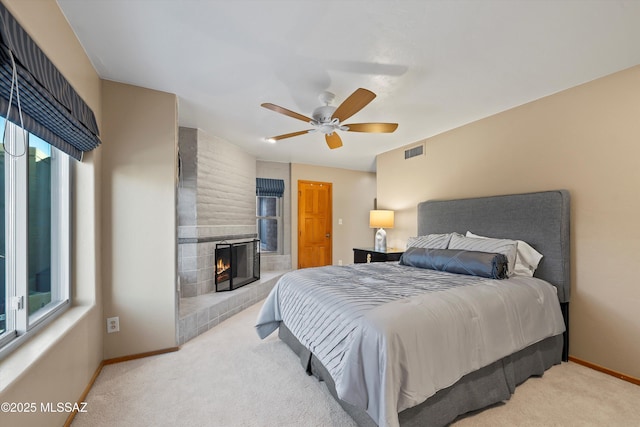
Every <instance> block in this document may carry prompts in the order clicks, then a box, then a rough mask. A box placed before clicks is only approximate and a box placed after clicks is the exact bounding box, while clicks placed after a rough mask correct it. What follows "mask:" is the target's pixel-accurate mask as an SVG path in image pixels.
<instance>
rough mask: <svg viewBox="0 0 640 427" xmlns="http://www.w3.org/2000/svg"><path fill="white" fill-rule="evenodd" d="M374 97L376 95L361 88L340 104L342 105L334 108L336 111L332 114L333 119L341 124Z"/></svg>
mask: <svg viewBox="0 0 640 427" xmlns="http://www.w3.org/2000/svg"><path fill="white" fill-rule="evenodd" d="M375 97H376V94H375V93H373V92H371V91H370V90H367V89H363V88H359V89H356V91H355V92H353V93H352V94H351V95H350V96H349V97H348V98H347V99H345V100H344V101H343V102H342V104H340V105H339V106H338V108H336V111H335V112H334V113H333V117H334V118H337V119H338V120H340V121H341V122H342V121H343V120H347V119H348V118H349V117H351V116H353V115H354V114H355V113H357V112H358V111H360V110H362V109H363V108H364V107H365V106H366V105H367V104H368V103H370V102H371V101H373V98H375Z"/></svg>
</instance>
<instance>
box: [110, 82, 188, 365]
mask: <svg viewBox="0 0 640 427" xmlns="http://www.w3.org/2000/svg"><path fill="white" fill-rule="evenodd" d="M102 97H103V121H104V123H105V126H104V129H105V130H104V140H105V144H104V147H103V148H102V150H103V152H102V154H103V173H102V184H103V187H102V188H103V193H102V196H103V197H102V206H103V223H102V233H103V234H102V237H103V242H102V243H103V246H102V247H103V259H102V260H103V273H104V275H103V279H104V292H103V294H104V317H105V318H108V317H112V316H119V317H120V332H118V333H112V334H107V333H106V328H103V330H102V331H103V332H102V333H103V334H104V347H105V350H104V357H105V359H110V358H114V357H120V356H125V355H131V354H137V353H144V352H147V351H153V350H158V349H163V348H169V347H173V346H175V345H176V331H175V324H176V319H175V316H176V310H175V307H176V274H177V273H176V272H177V258H176V245H177V237H176V230H177V215H176V179H177V174H176V172H177V170H176V158H177V143H178V126H177V120H176V119H177V102H176V101H177V100H176V96H175V95H172V94H168V93H164V92H158V91H154V90H150V89H143V88H139V87H135V86H130V85H125V84H121V83H116V82H111V81H103V84H102Z"/></svg>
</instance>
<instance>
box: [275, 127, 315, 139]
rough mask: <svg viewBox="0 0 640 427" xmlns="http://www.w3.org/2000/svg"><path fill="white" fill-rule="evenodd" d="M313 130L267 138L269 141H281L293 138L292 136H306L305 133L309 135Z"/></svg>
mask: <svg viewBox="0 0 640 427" xmlns="http://www.w3.org/2000/svg"><path fill="white" fill-rule="evenodd" d="M311 130H313V129H308V130H301V131H298V132H291V133H285V134H284V135H278V136H272V137H270V138H267V140H270V139H271V140H273V141H279V140H281V139H285V138H291V137H292V136H298V135H304V134H305V133H309V132H310V131H311Z"/></svg>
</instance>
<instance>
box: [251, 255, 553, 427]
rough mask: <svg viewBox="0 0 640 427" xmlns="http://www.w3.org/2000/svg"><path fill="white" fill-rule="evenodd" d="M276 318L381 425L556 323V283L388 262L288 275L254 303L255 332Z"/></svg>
mask: <svg viewBox="0 0 640 427" xmlns="http://www.w3.org/2000/svg"><path fill="white" fill-rule="evenodd" d="M280 321H284V323H285V324H286V325H287V327H288V328H289V329H290V330H291V332H292V333H293V334H294V336H295V337H296V338H297V339H298V340H299V341H300V342H301V343H302V344H303V345H305V346H306V347H307V348H308V349H310V350H311V351H312V352H313V353H314V354H315V355H316V357H318V359H319V360H320V361H321V362H322V363H323V365H324V366H325V367H326V368H327V370H328V371H329V373H330V374H331V377H332V378H333V379H334V381H335V384H336V390H337V393H338V396H339V397H340V398H341V399H343V400H344V401H346V402H349V403H351V404H353V405H356V406H358V407H361V408H363V409H366V411H367V413H368V414H369V415H370V416H371V418H372V419H373V420H374V421H376V422H377V423H378V425H380V426H390V427H395V426H398V425H399V424H398V412H400V411H402V410H404V409H406V408H410V407H412V406H415V405H417V404H419V403H422V402H423V401H425V400H426V399H427V398H429V397H430V396H432V395H433V394H435V393H436V392H437V391H438V390H440V389H443V388H446V387H449V386H450V385H452V384H454V383H455V382H457V381H458V380H459V379H460V378H461V377H462V376H464V375H466V374H467V373H469V372H472V371H475V370H477V369H479V368H481V367H483V366H486V365H489V364H491V363H493V362H495V361H496V360H499V359H501V358H502V357H504V356H507V355H509V354H511V353H514V352H516V351H518V350H521V349H523V348H525V347H527V346H529V345H531V344H533V343H536V342H538V341H541V340H543V339H545V338H548V337H550V336H554V335H558V334H560V333H562V332H564V329H565V328H564V322H563V318H562V314H561V312H560V306H559V303H558V298H557V295H556V290H555V288H554V287H553V286H552V285H550V284H549V283H547V282H544V281H542V280H540V279H536V278H530V277H520V276H516V277H512V278H510V279H506V280H492V279H483V278H477V277H473V276H464V275H459V274H451V273H444V272H437V271H433V270H425V269H418V268H413V267H408V266H402V265H398V264H396V263H375V264H354V265H350V266H344V267H333V266H332V267H321V268H314V269H305V270H296V271H293V272H291V273H288V274H286V275H285V276H283V277H282V278H281V279H280V281H279V282H278V283H277V284H276V286H275V287H274V289H273V291H272V292H271V293H270V294H269V296H268V297H267V299H266V301H265V303H264V305H263V307H262V310H261V311H260V314H259V316H258V320H257V325H256V328H257V331H258V334H259V335H260V336H261V337H262V338H264V337H266V336H267V335H269V334H270V333H271V332H273V331H274V330H275V329H276V328H277V327H278V325H279V322H280Z"/></svg>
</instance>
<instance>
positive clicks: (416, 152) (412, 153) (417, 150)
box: [404, 144, 424, 160]
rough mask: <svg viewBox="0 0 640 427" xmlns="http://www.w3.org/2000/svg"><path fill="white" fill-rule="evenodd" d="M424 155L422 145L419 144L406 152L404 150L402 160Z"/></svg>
mask: <svg viewBox="0 0 640 427" xmlns="http://www.w3.org/2000/svg"><path fill="white" fill-rule="evenodd" d="M423 154H424V144H420V145H418V146H415V147H413V148H409V149H408V150H404V159H405V160H407V159H410V158H412V157H416V156H422V155H423Z"/></svg>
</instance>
